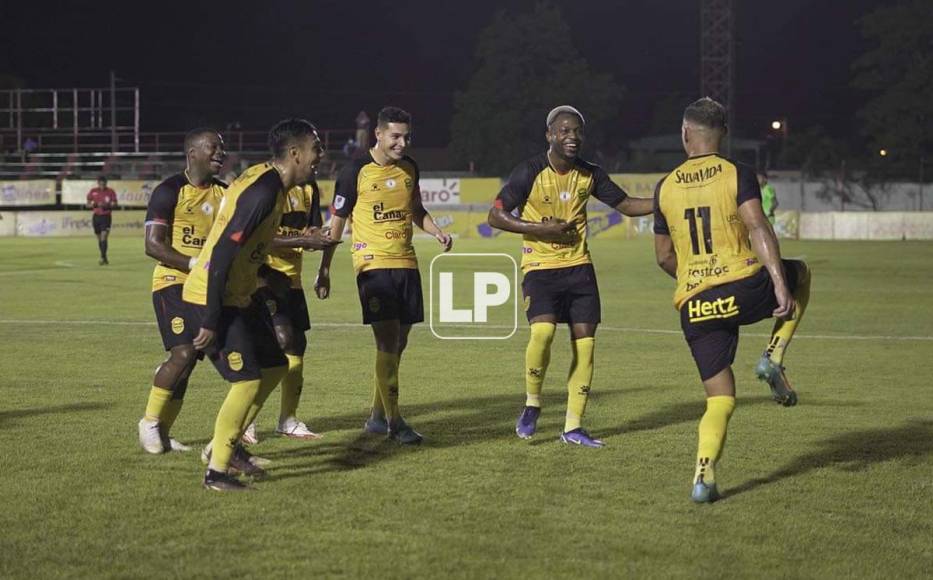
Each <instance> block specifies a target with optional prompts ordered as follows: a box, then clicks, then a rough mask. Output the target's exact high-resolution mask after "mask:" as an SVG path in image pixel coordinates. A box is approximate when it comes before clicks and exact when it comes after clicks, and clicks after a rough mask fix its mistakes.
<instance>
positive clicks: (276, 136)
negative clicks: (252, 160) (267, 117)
mask: <svg viewBox="0 0 933 580" xmlns="http://www.w3.org/2000/svg"><path fill="white" fill-rule="evenodd" d="M316 133H317V129H316V128H315V127H314V125H312V124H311V123H310V122H309V121H306V120H305V119H296V118H292V119H285V120H283V121H279V122H278V123H276V124H275V126H274V127H272V130H271V131H269V150H270V151H271V152H272V156H273V157H275V158H276V159H280V158H281V157H282V156H284V155H285V150H286V149H288V148H289V147H290V146H292V145H293V144H294V143H295V142H296V141H299V140H301V139H304V138H305V137H309V136H313V135H315V134H316Z"/></svg>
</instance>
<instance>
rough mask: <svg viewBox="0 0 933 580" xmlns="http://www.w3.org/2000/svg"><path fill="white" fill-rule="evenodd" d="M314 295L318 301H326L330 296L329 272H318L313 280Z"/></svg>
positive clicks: (323, 270) (322, 270)
mask: <svg viewBox="0 0 933 580" xmlns="http://www.w3.org/2000/svg"><path fill="white" fill-rule="evenodd" d="M314 293H315V294H316V295H317V297H318V299H319V300H327V297H328V296H330V270H327V269H321V270H318V273H317V278H315V279H314Z"/></svg>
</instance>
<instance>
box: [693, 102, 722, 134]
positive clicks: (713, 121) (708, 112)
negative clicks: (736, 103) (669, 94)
mask: <svg viewBox="0 0 933 580" xmlns="http://www.w3.org/2000/svg"><path fill="white" fill-rule="evenodd" d="M684 120H685V121H690V122H691V123H696V124H698V125H703V126H704V127H709V128H710V129H725V128H726V108H725V107H723V106H722V105H721V104H720V103H718V102H716V101H714V100H713V99H711V98H709V97H703V98H702V99H699V100H697V101H694V102H692V103H690V104H689V105H688V106H687V108H686V109H684Z"/></svg>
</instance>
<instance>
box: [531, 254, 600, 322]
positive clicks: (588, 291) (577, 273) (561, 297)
mask: <svg viewBox="0 0 933 580" xmlns="http://www.w3.org/2000/svg"><path fill="white" fill-rule="evenodd" d="M522 295H523V296H524V298H525V315H526V316H527V317H528V321H529V322H531V321H532V320H533V319H534V318H536V317H538V316H542V315H546V314H553V315H554V316H555V317H556V321H557V322H558V323H561V322H568V323H570V324H573V323H575V322H580V323H592V324H598V323H599V322H600V318H601V317H602V308H601V306H600V303H599V286H598V285H597V284H596V271H595V270H594V269H593V264H582V265H580V266H570V267H567V268H552V269H547V270H532V271H531V272H528V273H527V274H525V278H524V279H523V280H522Z"/></svg>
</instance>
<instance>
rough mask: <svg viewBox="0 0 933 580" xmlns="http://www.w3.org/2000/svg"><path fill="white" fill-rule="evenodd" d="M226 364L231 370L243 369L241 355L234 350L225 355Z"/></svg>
mask: <svg viewBox="0 0 933 580" xmlns="http://www.w3.org/2000/svg"><path fill="white" fill-rule="evenodd" d="M227 365H228V366H229V367H230V370H232V371H241V370H243V355H241V354H240V353H238V352H236V351H234V352H231V353H230V354H228V355H227Z"/></svg>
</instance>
